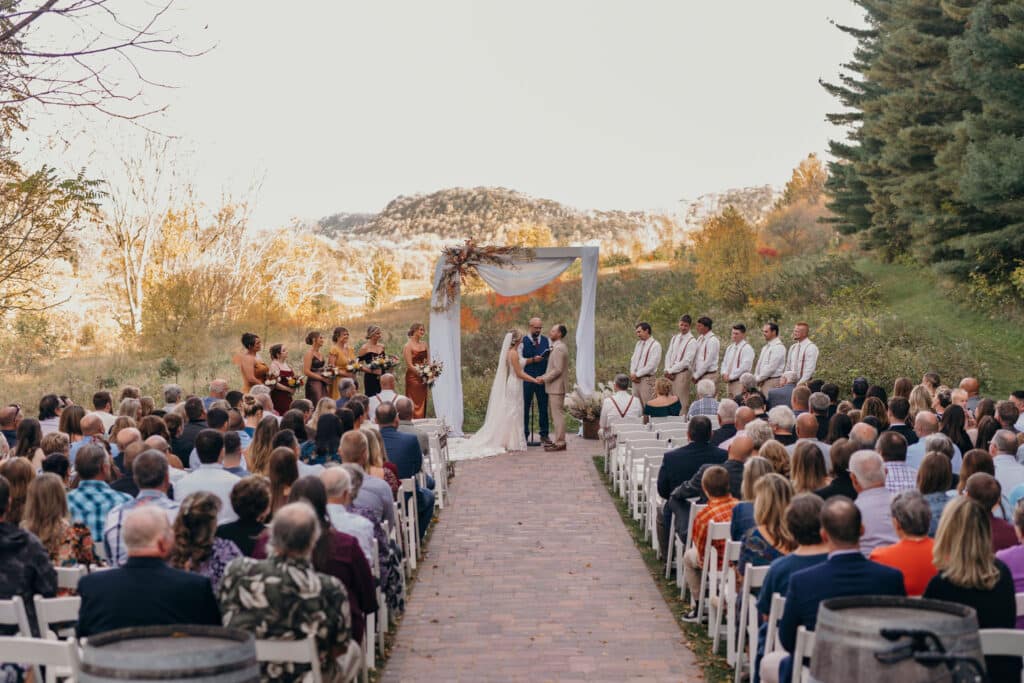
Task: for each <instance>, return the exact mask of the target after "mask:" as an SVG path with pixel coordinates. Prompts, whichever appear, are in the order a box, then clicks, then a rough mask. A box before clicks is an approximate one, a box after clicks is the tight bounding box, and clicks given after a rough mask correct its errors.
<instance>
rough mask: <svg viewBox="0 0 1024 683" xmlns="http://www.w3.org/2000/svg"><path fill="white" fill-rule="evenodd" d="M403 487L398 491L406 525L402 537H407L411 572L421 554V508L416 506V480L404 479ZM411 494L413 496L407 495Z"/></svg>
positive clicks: (406, 543)
mask: <svg viewBox="0 0 1024 683" xmlns="http://www.w3.org/2000/svg"><path fill="white" fill-rule="evenodd" d="M401 483H402V486H401V488H399V490H398V496H399V500H400V501H401V503H402V508H403V512H404V516H405V525H404V526H403V529H402V535H403V536H404V537H405V547H406V558H407V559H408V560H409V570H410V572H412V571H414V570H415V569H416V560H417V559H419V552H420V548H419V546H420V525H419V508H418V506H417V504H416V480H415V479H412V478H409V479H402V480H401ZM406 494H411V495H408V496H407V495H406ZM410 576H411V573H410Z"/></svg>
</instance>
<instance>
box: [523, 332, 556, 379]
mask: <svg viewBox="0 0 1024 683" xmlns="http://www.w3.org/2000/svg"><path fill="white" fill-rule="evenodd" d="M550 348H551V342H550V341H549V340H548V338H547V337H545V336H544V335H543V334H542V335H541V336H540V339H539V340H538V341H537V343H536V344H534V343H533V337H531V336H530V335H526V336H525V337H523V358H533V357H534V356H539V355H541V354H542V353H544V352H545V351H547V350H548V349H550ZM547 371H548V359H547V358H545V359H544V360H542V361H541V362H539V363H530V364H529V365H527V366H526V367H525V368H523V372H525V373H526V374H527V375H529V376H530V377H540V376H541V375H543V374H544V373H545V372H547Z"/></svg>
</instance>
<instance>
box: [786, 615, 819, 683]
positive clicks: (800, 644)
mask: <svg viewBox="0 0 1024 683" xmlns="http://www.w3.org/2000/svg"><path fill="white" fill-rule="evenodd" d="M813 654H814V631H808V630H807V629H806V628H805V627H803V626H800V627H798V628H797V630H796V646H795V647H794V648H793V675H792V676H791V677H790V679H789V680H790V683H802V681H805V680H809V679H810V671H809V670H808V669H807V668H806V667H804V665H803V661H804V659H810V658H811V657H812V655H813Z"/></svg>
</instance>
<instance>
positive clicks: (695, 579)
mask: <svg viewBox="0 0 1024 683" xmlns="http://www.w3.org/2000/svg"><path fill="white" fill-rule="evenodd" d="M734 445H735V442H734ZM701 488H702V489H703V492H704V496H705V497H706V498H707V501H708V504H707V507H705V508H704V509H703V510H701V511H700V512H699V513H697V516H696V517H695V518H694V520H693V545H692V546H691V547H690V549H689V550H687V551H686V553H685V554H684V555H683V579H684V580H685V581H686V583H687V585H688V586H689V587H690V595H691V596H696V595H697V594H699V593H700V575H701V568H702V567H703V565H704V545H705V540H706V539H707V533H708V524H710V523H711V522H728V521H730V520H731V519H732V509H733V507H735V506H736V503H738V502H739V501H737V500H736V499H735V498H733V496H732V494H731V493H730V492H729V472H728V471H727V470H726V469H725V468H724V467H722V466H721V465H712V466H711V467H709V468H708V469H706V470H705V471H704V475H703V477H702V478H701ZM715 547H716V548H717V549H718V558H719V559H718V561H719V566H721V562H722V558H723V557H724V552H725V541H715ZM696 620H697V606H696V605H695V604H694V605H692V606H691V609H690V611H689V612H687V614H686V615H685V616H684V617H683V621H686V622H695V621H696Z"/></svg>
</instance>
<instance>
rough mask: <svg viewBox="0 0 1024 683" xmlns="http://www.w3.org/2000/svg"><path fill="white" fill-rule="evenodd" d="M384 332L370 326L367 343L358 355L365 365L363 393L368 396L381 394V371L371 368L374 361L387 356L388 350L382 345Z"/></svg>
mask: <svg viewBox="0 0 1024 683" xmlns="http://www.w3.org/2000/svg"><path fill="white" fill-rule="evenodd" d="M383 336H384V331H383V330H381V329H380V327H379V326H378V325H370V326H369V327H368V328H367V330H366V343H365V344H363V345H362V347H360V349H359V351H358V352H357V353H356V357H357V358H359V362H361V363H362V364H363V393H364V394H366V395H367V396H376V395H377V394H379V393H380V376H381V375H382V374H383V373H382V372H381V370H380V369H379V368H378V369H375V368H372V367H370V364H371V363H373V361H374V360H376V359H378V358H380V357H381V356H385V355H387V350H386V349H385V348H384V345H383V344H381V343H380V340H381V338H382V337H383Z"/></svg>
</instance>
